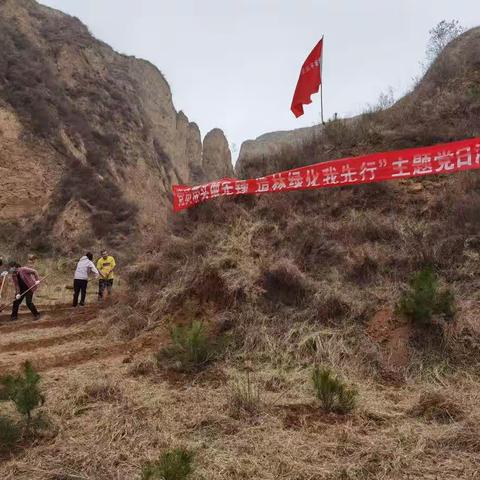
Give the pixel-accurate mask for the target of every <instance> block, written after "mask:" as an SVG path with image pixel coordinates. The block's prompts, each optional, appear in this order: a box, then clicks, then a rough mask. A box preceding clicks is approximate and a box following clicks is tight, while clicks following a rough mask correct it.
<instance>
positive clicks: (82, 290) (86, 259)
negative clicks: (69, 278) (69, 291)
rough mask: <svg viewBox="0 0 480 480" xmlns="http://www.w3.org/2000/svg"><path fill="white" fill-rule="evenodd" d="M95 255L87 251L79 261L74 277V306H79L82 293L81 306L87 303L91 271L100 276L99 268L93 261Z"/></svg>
mask: <svg viewBox="0 0 480 480" xmlns="http://www.w3.org/2000/svg"><path fill="white" fill-rule="evenodd" d="M92 260H93V255H92V254H91V253H90V252H87V253H86V254H85V255H84V256H83V257H82V258H81V259H80V260H79V261H78V263H77V268H76V270H75V276H74V278H73V306H74V307H76V306H78V296H79V295H80V306H81V307H83V306H84V305H85V299H86V297H87V287H88V277H89V275H90V274H91V273H93V274H94V275H95V277H96V278H98V275H99V273H98V270H97V269H96V267H95V265H94V264H93V262H92Z"/></svg>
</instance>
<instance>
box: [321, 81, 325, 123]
mask: <svg viewBox="0 0 480 480" xmlns="http://www.w3.org/2000/svg"><path fill="white" fill-rule="evenodd" d="M320 115H321V118H322V125H325V122H324V121H323V82H322V83H321V84H320Z"/></svg>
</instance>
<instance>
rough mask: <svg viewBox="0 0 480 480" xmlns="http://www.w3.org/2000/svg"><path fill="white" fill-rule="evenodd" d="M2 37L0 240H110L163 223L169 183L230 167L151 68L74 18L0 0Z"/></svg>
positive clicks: (27, 0) (223, 147) (23, 0)
mask: <svg viewBox="0 0 480 480" xmlns="http://www.w3.org/2000/svg"><path fill="white" fill-rule="evenodd" d="M0 43H1V45H2V54H1V55H0V145H1V149H0V188H1V192H0V227H1V226H2V225H8V224H12V222H16V224H17V226H18V227H19V228H17V229H16V234H15V237H16V238H12V236H10V237H9V238H8V239H2V238H1V236H0V244H1V243H2V242H3V243H5V242H9V243H12V242H13V241H16V242H20V243H21V244H22V243H23V244H25V245H27V246H28V247H29V248H38V249H41V248H50V247H51V246H52V245H54V246H55V247H61V248H63V249H72V248H75V247H76V245H75V243H76V242H77V241H78V240H79V238H80V237H81V238H83V241H85V238H86V237H90V239H91V240H92V241H93V239H98V240H101V241H102V243H110V244H113V245H117V244H119V243H120V242H122V241H124V240H125V239H127V238H131V236H132V235H134V234H135V233H136V232H142V233H144V232H148V231H149V230H152V229H154V228H157V227H158V225H161V224H162V223H163V221H164V218H165V214H166V212H167V211H168V210H170V208H171V200H170V191H171V185H172V184H174V183H191V182H192V183H195V182H198V181H203V180H206V179H213V178H215V177H217V176H222V175H223V174H224V172H227V171H230V172H231V170H232V167H231V158H230V151H229V149H228V143H227V142H226V140H225V138H224V136H223V134H222V135H220V134H219V133H216V134H215V135H213V137H214V138H213V141H212V140H211V139H210V136H207V138H206V142H205V148H204V147H203V145H202V141H201V136H200V130H199V128H198V126H197V125H196V124H195V123H192V122H190V121H189V119H188V118H187V116H186V115H185V114H184V113H183V112H177V111H176V110H175V108H174V105H173V102H172V94H171V90H170V87H169V85H168V83H167V81H166V80H165V78H164V77H163V75H162V74H161V73H160V71H159V70H158V69H157V68H156V67H155V66H153V65H152V64H150V63H149V62H147V61H144V60H139V59H137V58H134V57H126V56H124V55H120V54H118V53H116V52H115V51H113V50H112V49H111V48H110V47H109V46H108V45H106V44H104V43H102V42H100V41H98V40H96V39H95V38H93V37H92V36H91V35H90V34H89V32H88V30H87V28H86V27H85V26H84V25H83V24H82V23H81V22H80V21H79V20H78V19H75V18H72V17H70V16H68V15H65V14H63V13H61V12H59V11H56V10H53V9H50V8H47V7H44V6H41V5H39V4H38V3H36V2H35V1H34V0H0ZM221 136H223V140H224V142H222V141H221ZM205 159H207V160H206V161H205ZM204 164H205V165H206V166H207V169H206V170H205V169H204ZM76 219H78V222H77V221H76ZM77 223H78V225H77Z"/></svg>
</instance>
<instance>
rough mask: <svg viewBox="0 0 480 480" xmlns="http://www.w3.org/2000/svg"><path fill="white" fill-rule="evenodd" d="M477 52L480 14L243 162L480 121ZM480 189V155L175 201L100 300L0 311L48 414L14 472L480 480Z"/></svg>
mask: <svg viewBox="0 0 480 480" xmlns="http://www.w3.org/2000/svg"><path fill="white" fill-rule="evenodd" d="M479 52H480V29H474V30H471V31H469V32H467V33H465V34H464V35H462V36H461V37H459V38H457V39H456V40H454V41H453V42H452V43H451V44H450V45H449V46H448V47H447V49H446V50H445V51H444V52H443V53H442V55H441V56H440V57H439V58H438V59H437V60H436V62H435V63H434V64H433V65H432V66H431V67H430V69H429V71H428V72H427V73H426V76H425V78H424V79H423V80H422V81H421V82H419V84H418V85H417V86H416V87H415V89H414V90H413V91H412V92H411V93H410V94H409V95H407V96H406V97H405V98H403V99H401V100H400V101H399V102H397V103H396V104H395V105H393V106H392V107H391V108H389V109H386V110H372V111H370V112H368V113H366V114H365V115H363V116H361V117H358V118H356V119H351V120H348V121H344V120H335V121H332V122H329V123H328V124H327V125H326V126H325V128H324V129H322V130H321V131H320V133H319V135H318V136H317V137H315V138H313V140H312V141H311V142H308V143H305V144H303V145H302V146H301V147H300V148H297V147H295V148H292V149H285V150H284V151H282V152H281V154H279V155H276V156H275V157H274V158H271V159H269V160H268V161H266V160H264V161H259V160H258V159H257V161H256V162H255V161H251V162H250V161H249V162H248V163H243V164H241V165H239V169H238V171H239V173H240V175H242V176H256V175H262V174H265V173H272V172H275V171H277V170H283V169H286V168H289V167H293V166H298V165H302V164H306V163H309V162H312V161H321V160H326V159H331V158H336V157H343V156H346V155H356V154H361V153H368V152H374V151H378V150H388V149H395V148H401V147H411V146H415V145H427V144H431V143H435V142H440V141H448V140H453V139H457V138H463V137H467V136H472V135H480V95H479V94H478V92H479V91H480V61H479V59H480V55H479ZM479 192H480V177H479V174H478V172H475V171H473V172H467V173H463V174H458V175H454V176H446V177H441V176H436V177H430V178H421V179H415V180H408V181H401V182H388V183H382V184H372V185H365V186H356V187H345V188H338V189H331V190H329V191H321V190H319V191H309V192H291V193H283V194H280V193H276V194H274V195H270V196H259V197H254V196H249V197H243V198H238V199H231V198H226V199H225V198H224V199H216V200H213V201H210V202H208V203H206V204H204V205H201V206H199V207H197V208H195V209H192V210H190V211H186V212H184V213H182V214H178V215H172V216H171V217H169V219H168V222H167V225H166V227H165V228H162V229H159V230H157V231H149V232H147V233H146V234H145V238H144V240H145V242H144V244H143V245H142V247H143V249H144V252H145V253H144V254H143V255H142V256H141V257H140V258H139V259H138V260H137V261H136V262H135V263H134V265H132V267H131V268H129V271H128V278H127V279H126V280H127V282H128V286H127V288H125V290H124V291H122V292H121V294H118V296H117V298H116V300H115V301H114V302H113V304H112V305H109V306H108V308H107V309H104V310H103V311H102V312H101V313H99V310H98V307H96V306H95V307H87V308H86V309H85V310H80V311H75V312H73V313H72V312H63V311H60V310H52V311H51V312H49V315H50V317H47V319H46V320H44V321H42V322H43V323H39V324H37V325H35V324H34V325H33V326H32V324H31V323H27V322H25V323H23V324H20V325H21V328H20V329H19V330H18V331H17V332H14V331H13V327H12V326H11V325H9V324H7V325H1V324H0V332H1V333H2V336H1V338H0V346H1V348H0V367H2V368H4V369H5V370H6V369H9V370H11V369H13V368H15V367H16V368H17V369H19V368H20V367H19V363H20V362H22V361H24V360H27V359H31V360H32V364H33V365H34V366H36V367H37V368H38V370H39V371H40V373H41V374H42V376H43V383H42V384H41V387H42V394H45V404H44V405H42V411H45V414H46V415H47V417H48V418H49V420H50V422H51V425H52V426H51V427H50V430H48V432H47V433H42V434H41V435H39V436H38V437H36V438H35V440H34V441H33V442H32V443H30V444H19V445H16V448H15V449H12V448H11V449H10V450H8V451H7V453H6V454H3V453H2V455H3V457H1V460H0V476H2V475H3V477H4V478H8V479H10V478H15V479H21V480H27V479H31V478H38V479H40V480H65V479H69V480H73V479H89V480H90V479H95V480H97V479H101V480H104V479H105V480H107V479H112V478H118V479H122V480H123V479H125V480H127V479H128V480H130V479H140V478H141V479H156V478H160V479H162V478H163V479H165V478H170V479H172V478H174V479H188V478H190V479H203V480H207V479H208V480H225V479H228V480H230V479H231V480H245V479H258V480H278V479H289V480H312V479H315V480H317V479H318V480H385V479H404V480H407V479H436V478H439V479H440V478H441V479H442V480H443V479H445V480H458V479H464V480H471V479H475V478H478V475H479V471H480V454H479V452H480V427H479V426H480V407H479V405H480V402H479V400H480V394H479V391H480V390H479V385H480V374H479V372H480V370H479V367H480V321H479V319H480V316H479V314H480V296H479V293H478V292H479V288H480V271H479V260H480V258H479V255H478V248H479V247H480V236H479V234H478V232H479V228H480V214H479V212H480V193H479ZM64 329H66V333H65V330H64ZM32 339H33V340H32ZM11 352H15V355H10V353H11ZM9 408H13V407H12V406H11V405H10V406H9ZM8 413H10V416H9V417H8V419H10V418H14V419H15V418H16V417H15V416H14V415H15V412H11V411H10V412H8ZM10 441H11V440H10ZM2 460H3V461H2Z"/></svg>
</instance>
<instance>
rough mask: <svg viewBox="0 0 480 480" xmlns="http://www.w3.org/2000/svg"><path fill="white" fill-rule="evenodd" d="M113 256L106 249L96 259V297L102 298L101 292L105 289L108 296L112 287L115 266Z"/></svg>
mask: <svg viewBox="0 0 480 480" xmlns="http://www.w3.org/2000/svg"><path fill="white" fill-rule="evenodd" d="M115 265H116V263H115V258H113V257H112V256H111V255H109V254H108V252H107V251H106V250H104V251H103V252H102V256H101V257H100V258H99V259H98V261H97V270H98V271H99V273H100V278H99V280H98V299H99V300H102V299H103V293H104V292H105V290H107V293H108V295H109V296H110V295H111V293H112V288H113V270H114V268H115Z"/></svg>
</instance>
